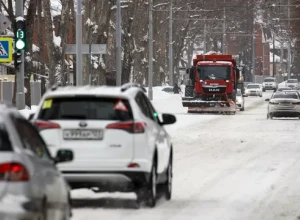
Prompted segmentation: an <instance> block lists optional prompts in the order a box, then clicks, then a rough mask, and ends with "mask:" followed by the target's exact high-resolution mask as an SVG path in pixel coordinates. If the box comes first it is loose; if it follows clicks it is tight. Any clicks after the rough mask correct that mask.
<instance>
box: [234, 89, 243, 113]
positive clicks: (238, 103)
mask: <svg viewBox="0 0 300 220" xmlns="http://www.w3.org/2000/svg"><path fill="white" fill-rule="evenodd" d="M235 105H236V108H237V109H240V111H244V110H245V99H244V96H243V94H242V92H241V90H240V89H238V90H237V93H236V103H235Z"/></svg>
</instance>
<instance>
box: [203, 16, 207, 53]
mask: <svg viewBox="0 0 300 220" xmlns="http://www.w3.org/2000/svg"><path fill="white" fill-rule="evenodd" d="M206 29H207V27H206V21H204V35H203V38H204V40H203V53H204V54H205V53H206V35H207V33H206V31H207V30H206Z"/></svg>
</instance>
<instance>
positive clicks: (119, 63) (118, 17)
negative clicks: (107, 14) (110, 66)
mask: <svg viewBox="0 0 300 220" xmlns="http://www.w3.org/2000/svg"><path fill="white" fill-rule="evenodd" d="M116 20H117V27H116V50H117V51H116V66H117V68H116V83H117V86H121V84H122V60H121V55H122V48H121V44H122V42H121V41H122V38H121V31H122V27H121V0H117V15H116Z"/></svg>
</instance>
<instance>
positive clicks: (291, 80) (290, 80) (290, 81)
mask: <svg viewBox="0 0 300 220" xmlns="http://www.w3.org/2000/svg"><path fill="white" fill-rule="evenodd" d="M287 83H298V80H297V79H289V80H288V81H287Z"/></svg>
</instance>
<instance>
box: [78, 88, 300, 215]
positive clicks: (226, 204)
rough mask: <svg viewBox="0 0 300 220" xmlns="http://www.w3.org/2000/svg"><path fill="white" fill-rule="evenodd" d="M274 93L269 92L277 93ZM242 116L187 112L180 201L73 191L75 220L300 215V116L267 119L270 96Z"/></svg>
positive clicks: (177, 143) (174, 130)
mask: <svg viewBox="0 0 300 220" xmlns="http://www.w3.org/2000/svg"><path fill="white" fill-rule="evenodd" d="M270 94H271V93H268V94H265V95H264V96H265V97H266V96H270ZM246 101H247V109H246V111H245V112H238V114H237V115H234V116H226V115H225V116H223V115H208V116H205V115H185V114H179V115H177V117H178V126H173V127H168V130H169V132H170V134H171V135H172V136H173V142H174V149H175V160H174V188H173V199H172V200H171V201H170V202H166V201H165V200H164V199H161V200H159V202H158V204H157V207H156V208H154V209H150V208H141V209H138V210H136V209H134V203H135V200H134V199H135V196H134V195H133V194H129V195H128V194H127V195H126V194H125V195H122V194H94V193H92V192H90V191H86V190H78V191H73V192H72V197H73V199H74V217H73V218H72V220H86V219H95V220H97V219H109V220H121V219H122V220H127V219H128V220H129V219H130V220H141V219H142V220H171V219H172V220H188V219H189V220H190V219H195V220H200V219H203V220H219V219H222V220H254V219H255V220H291V219H295V220H296V219H297V216H299V215H300V210H299V206H300V175H299V172H300V147H299V145H298V143H300V137H299V134H300V121H299V120H284V119H281V120H267V119H266V106H267V105H266V103H265V102H264V98H258V97H257V98H256V97H254V98H246Z"/></svg>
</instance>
